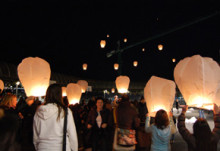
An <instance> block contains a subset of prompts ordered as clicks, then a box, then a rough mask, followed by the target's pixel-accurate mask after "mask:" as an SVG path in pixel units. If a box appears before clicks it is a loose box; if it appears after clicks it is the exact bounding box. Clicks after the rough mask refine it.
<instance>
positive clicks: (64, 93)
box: [62, 87, 66, 96]
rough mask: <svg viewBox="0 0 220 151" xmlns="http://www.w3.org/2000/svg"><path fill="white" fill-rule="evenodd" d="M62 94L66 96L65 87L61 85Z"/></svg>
mask: <svg viewBox="0 0 220 151" xmlns="http://www.w3.org/2000/svg"><path fill="white" fill-rule="evenodd" d="M62 96H66V87H62Z"/></svg>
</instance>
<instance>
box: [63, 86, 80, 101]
mask: <svg viewBox="0 0 220 151" xmlns="http://www.w3.org/2000/svg"><path fill="white" fill-rule="evenodd" d="M66 94H67V98H68V101H69V104H76V103H79V101H80V98H81V95H82V91H81V87H80V85H79V84H76V83H69V84H68V85H67V87H66Z"/></svg>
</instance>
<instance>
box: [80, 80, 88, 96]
mask: <svg viewBox="0 0 220 151" xmlns="http://www.w3.org/2000/svg"><path fill="white" fill-rule="evenodd" d="M77 84H79V85H80V86H81V89H82V93H85V92H86V90H87V88H88V82H87V81H85V80H79V81H77Z"/></svg>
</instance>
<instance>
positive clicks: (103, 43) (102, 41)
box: [100, 40, 106, 48]
mask: <svg viewBox="0 0 220 151" xmlns="http://www.w3.org/2000/svg"><path fill="white" fill-rule="evenodd" d="M105 45H106V41H105V40H101V41H100V46H101V48H105Z"/></svg>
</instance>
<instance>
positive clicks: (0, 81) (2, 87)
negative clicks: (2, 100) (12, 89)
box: [0, 79, 4, 93]
mask: <svg viewBox="0 0 220 151" xmlns="http://www.w3.org/2000/svg"><path fill="white" fill-rule="evenodd" d="M0 89H1V90H2V91H3V90H4V82H3V81H2V80H1V79H0ZM0 93H1V92H0Z"/></svg>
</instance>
